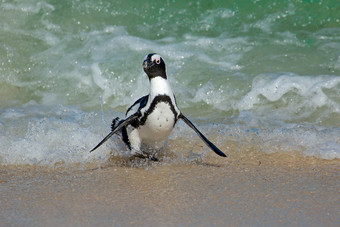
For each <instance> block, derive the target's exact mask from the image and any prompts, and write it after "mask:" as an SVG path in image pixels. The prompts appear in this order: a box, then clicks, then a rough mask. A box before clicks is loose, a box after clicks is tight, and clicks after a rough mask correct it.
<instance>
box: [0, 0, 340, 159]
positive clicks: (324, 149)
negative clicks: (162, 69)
mask: <svg viewBox="0 0 340 227" xmlns="http://www.w3.org/2000/svg"><path fill="white" fill-rule="evenodd" d="M0 40H1V42H0V144H1V149H0V165H3V166H6V165H26V164H29V165H39V166H56V165H61V166H67V165H76V164H77V165H78V164H80V165H83V164H87V163H98V162H99V163H101V162H105V161H106V160H108V159H109V158H110V156H112V155H113V156H124V155H126V153H125V152H123V151H122V147H121V145H120V144H119V142H118V140H119V138H113V139H112V140H110V141H109V142H107V143H105V144H104V145H103V146H102V147H101V148H100V149H98V150H97V151H96V152H94V153H91V154H90V153H89V150H91V149H92V148H93V147H94V146H95V145H96V144H97V143H98V142H99V141H100V140H101V139H102V138H103V137H104V136H105V135H106V134H107V133H108V132H109V130H110V122H111V119H112V118H113V117H115V116H123V114H124V112H125V110H126V109H127V108H128V107H129V105H131V104H132V103H133V102H134V101H135V100H136V99H137V98H139V97H141V96H143V95H145V94H147V93H148V86H149V82H148V79H147V77H146V75H145V74H144V72H143V69H142V65H141V64H142V61H143V58H144V56H145V55H146V54H148V53H151V52H156V53H159V54H160V55H161V56H162V57H163V58H164V60H165V62H166V64H167V73H168V77H169V80H170V83H171V86H172V89H173V91H174V93H175V95H176V98H177V103H178V105H179V107H180V108H181V110H182V112H183V113H184V114H185V115H186V116H187V117H189V118H190V119H191V120H192V121H193V122H195V124H196V125H197V126H198V128H200V129H201V131H202V132H203V133H204V134H206V135H207V137H208V138H210V139H211V140H212V141H213V142H214V143H215V144H216V145H217V146H219V147H220V148H221V149H222V150H223V151H224V152H225V153H226V154H230V153H231V154H233V155H237V154H239V153H242V154H243V155H244V154H247V149H245V148H246V147H247V148H249V147H250V148H251V150H255V151H256V152H265V153H291V154H292V155H302V156H305V157H309V156H313V157H315V158H318V159H335V158H338V159H339V158H340V3H339V2H338V1H334V0H325V1H312V0H310V1H301V0H288V1H269V0H263V1H260V0H253V1H250V0H249V1H175V0H172V1H170V0H168V1H155V0H152V1H147V2H143V3H139V2H136V1H132V0H128V1H127V0H124V1H94V0H87V1H79V0H73V1H65V0H59V1H40V0H29V1H6V0H2V1H1V2H0ZM183 143H186V144H187V145H186V146H182V145H181V144H183ZM200 143H201V142H199V139H198V137H197V136H196V135H195V134H194V133H193V132H192V131H191V129H189V128H188V127H187V126H186V125H185V124H184V123H182V122H179V123H178V124H177V126H176V128H175V130H174V132H173V133H172V135H171V136H170V138H169V141H168V148H167V154H170V156H171V157H172V154H175V156H176V157H177V159H178V158H179V159H183V160H190V159H191V158H195V157H196V156H200V157H204V156H205V155H207V153H209V152H210V151H209V149H208V148H206V147H205V146H204V144H203V143H202V144H201V146H197V144H200ZM229 144H236V146H229ZM166 156H167V155H166ZM216 158H219V157H217V156H216Z"/></svg>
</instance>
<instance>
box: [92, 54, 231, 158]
mask: <svg viewBox="0 0 340 227" xmlns="http://www.w3.org/2000/svg"><path fill="white" fill-rule="evenodd" d="M143 68H144V71H145V73H146V74H147V75H148V77H149V81H150V94H149V95H146V96H143V97H141V98H140V99H138V100H137V101H136V102H135V103H134V104H133V105H132V106H130V108H128V110H127V112H126V118H125V119H119V118H115V119H114V120H113V121H112V125H111V130H112V131H111V132H110V133H109V134H108V135H107V136H106V137H105V138H104V139H103V140H102V141H101V142H100V143H99V144H98V145H97V146H96V147H95V148H93V149H92V150H91V152H92V151H94V150H95V149H97V148H98V147H99V146H101V145H102V144H103V143H104V142H105V141H106V140H108V139H109V138H110V137H111V136H112V135H114V134H116V133H118V132H119V133H121V135H122V138H123V141H124V143H125V144H126V145H127V147H128V148H129V149H130V150H131V151H132V152H133V153H134V154H135V155H137V156H141V157H151V158H152V157H153V154H152V152H150V151H151V150H153V151H157V150H159V149H160V148H162V147H163V146H164V143H165V141H166V140H167V138H168V136H169V135H170V133H171V131H172V129H173V128H174V126H175V124H176V122H177V120H178V119H182V120H183V121H184V122H185V123H186V124H187V125H188V126H190V127H191V128H192V129H193V130H194V131H195V132H196V133H197V135H198V136H199V137H200V138H201V139H202V140H203V141H204V142H205V143H206V144H207V145H208V147H209V148H210V149H212V150H213V151H214V152H215V153H216V154H218V155H220V156H222V157H226V155H225V154H224V153H223V152H222V151H221V150H220V149H218V148H217V147H216V146H215V145H214V144H213V143H211V142H210V141H209V140H208V139H207V138H206V137H205V136H204V135H203V134H202V133H201V132H200V131H199V130H198V129H197V128H196V127H195V126H194V125H193V123H191V121H190V120H189V119H188V118H186V117H185V116H184V115H183V114H182V113H181V111H180V110H179V109H178V107H177V104H176V99H175V96H174V94H173V92H172V90H171V87H170V85H169V82H168V80H167V76H166V70H165V63H164V61H163V59H162V57H161V56H160V55H158V54H155V53H152V54H148V55H147V56H146V57H145V59H144V61H143Z"/></svg>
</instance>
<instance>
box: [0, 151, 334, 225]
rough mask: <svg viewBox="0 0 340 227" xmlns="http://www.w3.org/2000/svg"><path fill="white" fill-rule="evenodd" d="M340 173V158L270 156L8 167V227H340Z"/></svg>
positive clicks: (4, 216) (3, 186)
mask: <svg viewBox="0 0 340 227" xmlns="http://www.w3.org/2000/svg"><path fill="white" fill-rule="evenodd" d="M119 162H120V163H119ZM339 173H340V160H332V161H325V160H320V159H315V158H304V157H299V156H298V155H292V154H271V155H268V154H264V153H256V154H248V155H244V156H242V155H233V154H232V155H230V156H229V157H228V158H226V159H225V158H224V159H223V158H220V157H217V156H216V155H214V154H209V155H208V157H206V158H204V159H203V160H199V161H194V162H187V161H186V162H184V161H171V160H170V161H169V160H168V161H163V162H159V163H155V162H151V163H146V164H143V165H141V166H134V165H132V164H131V163H130V164H129V163H128V164H121V160H120V161H117V160H115V159H112V160H110V161H108V162H107V163H105V164H102V166H101V168H94V167H84V166H83V167H72V168H66V167H62V168H61V167H58V168H45V167H29V166H20V167H18V166H7V167H2V168H1V170H0V192H1V200H0V202H1V206H0V211H1V212H0V226H96V225H97V226H339V224H340V191H339V188H340V187H339V186H340V176H339Z"/></svg>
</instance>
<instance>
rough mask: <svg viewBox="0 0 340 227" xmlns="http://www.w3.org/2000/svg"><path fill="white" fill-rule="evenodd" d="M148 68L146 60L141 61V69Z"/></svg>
mask: <svg viewBox="0 0 340 227" xmlns="http://www.w3.org/2000/svg"><path fill="white" fill-rule="evenodd" d="M147 67H148V60H144V61H143V68H144V69H146V68H147Z"/></svg>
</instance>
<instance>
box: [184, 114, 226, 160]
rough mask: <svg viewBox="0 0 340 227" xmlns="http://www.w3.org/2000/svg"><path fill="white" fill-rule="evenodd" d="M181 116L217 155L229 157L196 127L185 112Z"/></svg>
mask: <svg viewBox="0 0 340 227" xmlns="http://www.w3.org/2000/svg"><path fill="white" fill-rule="evenodd" d="M178 117H179V118H181V119H182V120H183V121H184V122H185V123H186V124H187V125H188V126H189V127H190V128H192V129H193V130H194V131H195V132H196V133H197V135H198V136H199V137H200V138H201V139H202V140H203V141H204V143H205V144H206V145H208V147H209V148H210V149H211V150H213V151H214V152H215V153H216V154H217V155H219V156H222V157H227V156H226V155H225V154H224V153H223V152H222V151H221V150H220V149H218V148H217V147H216V146H215V145H214V144H213V143H212V142H210V141H209V140H208V139H207V138H206V137H205V136H204V135H203V134H202V133H201V132H200V131H199V130H198V129H197V128H196V127H195V125H194V124H193V123H191V121H190V120H189V119H188V118H186V117H185V116H184V115H183V114H180V115H179V116H178Z"/></svg>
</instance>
